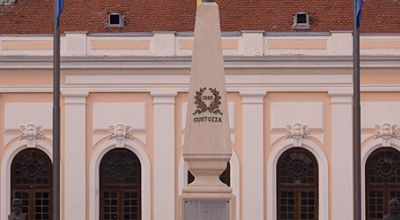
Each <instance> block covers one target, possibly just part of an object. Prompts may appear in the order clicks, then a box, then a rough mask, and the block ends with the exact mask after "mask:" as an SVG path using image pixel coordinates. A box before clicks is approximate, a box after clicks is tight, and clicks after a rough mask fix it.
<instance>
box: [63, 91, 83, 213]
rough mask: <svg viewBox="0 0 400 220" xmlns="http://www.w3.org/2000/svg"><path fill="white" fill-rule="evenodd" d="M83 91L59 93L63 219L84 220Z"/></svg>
mask: <svg viewBox="0 0 400 220" xmlns="http://www.w3.org/2000/svg"><path fill="white" fill-rule="evenodd" d="M87 95H88V92H87V91H63V92H62V96H63V97H64V125H65V127H64V135H63V136H64V147H63V149H64V159H63V161H64V177H63V179H64V193H63V198H64V200H63V204H64V205H63V207H64V219H86V217H87V213H86V211H87V209H86V97H87Z"/></svg>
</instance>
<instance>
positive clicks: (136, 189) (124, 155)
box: [100, 148, 141, 220]
mask: <svg viewBox="0 0 400 220" xmlns="http://www.w3.org/2000/svg"><path fill="white" fill-rule="evenodd" d="M100 195H101V198H100V207H101V210H100V219H102V220H139V219H141V165H140V161H139V158H138V157H137V156H136V155H135V154H134V153H132V152H131V151H129V150H127V149H120V148H118V149H114V150H111V151H109V152H108V153H107V154H106V155H104V157H103V159H102V160H101V162H100Z"/></svg>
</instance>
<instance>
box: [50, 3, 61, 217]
mask: <svg viewBox="0 0 400 220" xmlns="http://www.w3.org/2000/svg"><path fill="white" fill-rule="evenodd" d="M57 4H58V0H55V1H54V38H53V218H52V219H53V220H59V219H60V28H59V21H58V20H59V19H58V18H59V13H58V10H59V9H58V7H57Z"/></svg>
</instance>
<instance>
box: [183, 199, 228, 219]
mask: <svg viewBox="0 0 400 220" xmlns="http://www.w3.org/2000/svg"><path fill="white" fill-rule="evenodd" d="M180 201H181V202H180V204H179V209H180V212H179V213H181V216H180V217H181V218H180V220H235V204H236V202H235V197H234V196H233V195H232V194H231V193H184V194H183V195H182V196H181V198H180Z"/></svg>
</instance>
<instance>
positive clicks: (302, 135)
mask: <svg viewBox="0 0 400 220" xmlns="http://www.w3.org/2000/svg"><path fill="white" fill-rule="evenodd" d="M286 128H287V134H286V138H287V139H292V140H293V146H295V147H300V146H302V145H303V140H304V139H308V138H310V131H309V129H308V126H307V125H302V124H301V123H295V124H293V125H287V126H286Z"/></svg>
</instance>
